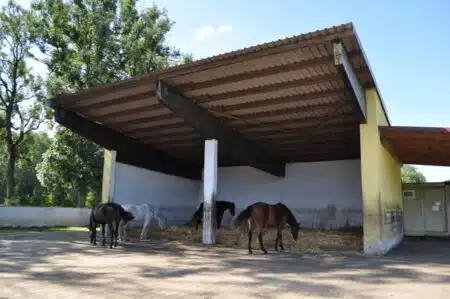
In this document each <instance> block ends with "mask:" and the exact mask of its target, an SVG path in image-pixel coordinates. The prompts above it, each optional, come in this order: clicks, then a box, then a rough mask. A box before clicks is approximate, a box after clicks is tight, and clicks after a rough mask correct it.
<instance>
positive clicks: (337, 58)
mask: <svg viewBox="0 0 450 299" xmlns="http://www.w3.org/2000/svg"><path fill="white" fill-rule="evenodd" d="M333 53H334V65H335V66H336V67H337V68H338V70H339V72H340V73H341V74H342V76H343V78H344V82H345V84H346V85H347V86H348V87H349V89H350V90H351V91H352V95H353V98H354V99H355V101H356V102H357V103H358V106H359V109H360V111H361V122H362V123H366V122H367V111H366V109H367V108H366V95H365V90H364V88H363V86H362V85H361V83H360V82H359V80H358V77H357V75H356V72H355V70H354V69H353V67H352V65H351V63H350V60H349V58H348V55H347V51H346V50H345V47H344V44H343V42H342V41H340V40H337V41H334V42H333Z"/></svg>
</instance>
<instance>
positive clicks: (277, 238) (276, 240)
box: [275, 232, 280, 251]
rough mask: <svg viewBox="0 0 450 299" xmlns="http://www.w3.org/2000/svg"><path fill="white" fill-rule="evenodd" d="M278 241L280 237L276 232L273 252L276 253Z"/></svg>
mask: <svg viewBox="0 0 450 299" xmlns="http://www.w3.org/2000/svg"><path fill="white" fill-rule="evenodd" d="M279 239H280V236H279V234H278V232H277V237H276V238H275V251H278V240H279Z"/></svg>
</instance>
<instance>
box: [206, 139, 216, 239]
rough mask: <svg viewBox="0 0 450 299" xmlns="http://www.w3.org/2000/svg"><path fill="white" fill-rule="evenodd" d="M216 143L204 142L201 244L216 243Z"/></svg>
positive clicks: (213, 140) (213, 141)
mask: <svg viewBox="0 0 450 299" xmlns="http://www.w3.org/2000/svg"><path fill="white" fill-rule="evenodd" d="M217 167H218V142H217V140H215V139H211V140H206V141H205V162H204V168H203V202H204V204H203V244H205V245H210V244H215V243H216V195H217Z"/></svg>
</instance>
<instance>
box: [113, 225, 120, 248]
mask: <svg viewBox="0 0 450 299" xmlns="http://www.w3.org/2000/svg"><path fill="white" fill-rule="evenodd" d="M119 224H120V220H119V221H116V223H115V225H116V227H115V228H114V236H115V240H114V247H117V237H118V236H119Z"/></svg>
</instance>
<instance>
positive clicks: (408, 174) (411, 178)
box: [402, 165, 427, 183]
mask: <svg viewBox="0 0 450 299" xmlns="http://www.w3.org/2000/svg"><path fill="white" fill-rule="evenodd" d="M426 181H427V180H426V178H425V176H424V175H423V173H421V172H420V171H419V170H418V169H417V167H414V166H411V165H404V166H403V167H402V182H403V183H425V182H426Z"/></svg>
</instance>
